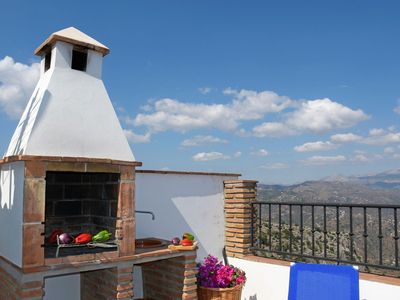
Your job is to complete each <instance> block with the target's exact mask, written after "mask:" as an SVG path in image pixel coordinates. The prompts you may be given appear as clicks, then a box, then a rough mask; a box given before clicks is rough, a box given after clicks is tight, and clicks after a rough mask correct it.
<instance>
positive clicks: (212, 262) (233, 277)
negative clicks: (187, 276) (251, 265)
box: [197, 255, 246, 288]
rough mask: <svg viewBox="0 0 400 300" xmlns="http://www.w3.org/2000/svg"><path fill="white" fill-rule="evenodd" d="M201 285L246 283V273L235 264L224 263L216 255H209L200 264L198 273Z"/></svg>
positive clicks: (214, 286) (217, 285)
mask: <svg viewBox="0 0 400 300" xmlns="http://www.w3.org/2000/svg"><path fill="white" fill-rule="evenodd" d="M197 283H198V285H199V286H204V287H211V288H228V287H234V286H237V285H244V284H245V283H246V274H245V272H244V271H243V270H240V269H239V268H236V267H234V266H227V265H223V263H222V262H221V261H218V259H217V258H216V257H215V256H212V255H208V256H207V257H206V258H205V259H204V263H203V264H200V265H199V272H198V274H197Z"/></svg>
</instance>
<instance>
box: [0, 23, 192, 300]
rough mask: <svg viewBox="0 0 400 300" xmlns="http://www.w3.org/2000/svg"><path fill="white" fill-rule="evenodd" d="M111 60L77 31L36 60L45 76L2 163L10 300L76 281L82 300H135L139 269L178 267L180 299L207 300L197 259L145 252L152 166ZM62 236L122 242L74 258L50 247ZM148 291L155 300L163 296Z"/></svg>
mask: <svg viewBox="0 0 400 300" xmlns="http://www.w3.org/2000/svg"><path fill="white" fill-rule="evenodd" d="M108 53H109V49H108V48H107V47H106V46H104V45H103V44H101V43H99V42H98V41H96V40H94V39H93V38H91V37H89V36H87V35H86V34H84V33H83V32H81V31H79V30H77V29H75V28H72V27H70V28H67V29H64V30H61V31H59V32H55V33H53V34H52V35H51V36H50V37H49V38H48V39H47V40H46V41H45V42H44V43H43V44H42V45H40V46H39V48H38V49H37V50H36V52H35V54H37V55H39V56H41V76H40V79H39V82H38V85H37V87H36V89H35V91H34V92H33V95H32V97H31V99H30V100H29V102H28V104H27V107H26V109H25V111H24V113H23V115H22V117H21V120H20V122H19V124H18V126H17V128H16V130H15V132H14V135H13V137H12V139H11V142H10V145H9V147H8V149H7V152H6V154H5V156H4V157H3V159H1V160H0V204H1V206H0V237H1V243H0V299H7V300H8V299H10V300H13V299H35V300H36V299H43V297H44V298H45V282H46V279H48V278H63V276H72V275H78V276H79V278H80V287H81V288H80V299H82V300H92V299H96V300H103V299H104V300H109V299H132V297H133V266H134V265H142V264H144V266H145V267H144V268H145V269H146V268H147V269H146V270H150V269H149V268H150V266H151V267H152V268H154V267H155V268H157V266H162V267H163V268H165V270H167V269H168V266H170V267H171V268H174V267H175V268H176V269H177V275H176V276H175V281H176V284H175V288H174V296H173V297H172V298H173V299H197V296H196V279H195V274H196V269H195V264H194V259H195V257H196V251H191V252H188V253H181V252H179V251H176V250H175V251H174V250H169V249H167V245H168V244H167V243H165V244H163V245H164V247H163V248H159V249H153V250H151V251H150V250H149V251H147V252H146V251H144V252H143V251H142V252H140V251H139V252H138V251H136V249H135V236H136V233H135V224H136V223H135V169H136V167H138V166H141V165H142V164H141V162H137V161H136V160H135V157H134V155H133V153H132V151H131V148H130V146H129V144H128V142H127V140H126V137H125V135H124V133H123V130H122V128H121V125H120V123H119V121H118V118H117V115H116V113H115V111H114V109H113V106H112V104H111V101H110V99H109V97H108V94H107V91H106V90H105V88H104V84H103V82H102V80H101V69H102V60H103V57H104V56H105V55H107V54H108ZM57 229H61V230H63V231H64V232H68V233H70V234H72V235H73V236H76V235H77V234H79V233H82V232H88V233H91V234H95V233H97V232H98V231H100V230H104V229H106V230H108V231H110V233H111V234H112V236H111V240H112V242H111V243H109V244H107V246H110V247H105V246H104V245H103V246H96V247H95V248H90V247H88V246H87V245H84V246H82V247H75V246H74V247H70V248H68V247H65V249H64V248H60V247H57V245H56V246H54V245H50V244H49V243H48V237H49V235H50V234H51V233H52V232H53V231H54V230H57ZM176 262H179V264H178V266H176ZM148 274H149V273H146V278H147V279H148V276H149V275H148ZM161 283H162V280H161ZM147 285H148V286H147V287H146V286H145V287H144V291H145V293H146V294H147V295H156V294H157V292H158V291H157V288H156V290H153V289H154V287H153V286H152V285H151V284H149V282H147ZM163 285H164V288H165V287H167V286H168V282H167V281H166V282H164V283H163ZM159 290H160V291H161V292H162V293H164V295H165V294H166V293H168V291H164V290H163V288H162V287H161V286H160V287H159ZM172 298H171V299H172ZM45 299H46V298H45ZM46 300H47V299H46ZM71 300H74V299H71Z"/></svg>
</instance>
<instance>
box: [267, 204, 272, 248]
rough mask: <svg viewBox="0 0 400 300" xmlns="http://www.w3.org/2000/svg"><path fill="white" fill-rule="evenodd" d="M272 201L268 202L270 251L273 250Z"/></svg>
mask: <svg viewBox="0 0 400 300" xmlns="http://www.w3.org/2000/svg"><path fill="white" fill-rule="evenodd" d="M271 208H272V206H271V203H269V204H268V220H269V224H268V228H269V237H268V243H269V251H271V250H272V219H271Z"/></svg>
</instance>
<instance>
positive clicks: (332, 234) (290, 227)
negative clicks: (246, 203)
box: [251, 201, 400, 276]
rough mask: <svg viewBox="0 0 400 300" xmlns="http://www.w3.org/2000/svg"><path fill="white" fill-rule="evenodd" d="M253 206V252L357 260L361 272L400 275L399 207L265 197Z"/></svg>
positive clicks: (305, 258)
mask: <svg viewBox="0 0 400 300" xmlns="http://www.w3.org/2000/svg"><path fill="white" fill-rule="evenodd" d="M251 205H252V219H251V225H252V226H251V249H252V251H253V252H254V254H255V255H259V256H268V257H275V258H280V259H286V260H300V261H308V260H311V261H317V262H325V261H326V262H334V263H338V264H353V265H359V266H361V268H362V269H361V270H362V271H366V272H371V273H380V271H381V270H388V272H389V274H390V275H395V276H396V275H397V276H400V273H399V272H398V271H400V266H399V222H398V220H399V218H398V215H399V212H400V205H379V204H365V205H364V204H339V203H304V202H303V203H299V202H267V201H260V202H255V203H252V204H251ZM393 271H394V272H393Z"/></svg>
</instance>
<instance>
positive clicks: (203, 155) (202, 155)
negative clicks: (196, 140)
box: [192, 152, 230, 161]
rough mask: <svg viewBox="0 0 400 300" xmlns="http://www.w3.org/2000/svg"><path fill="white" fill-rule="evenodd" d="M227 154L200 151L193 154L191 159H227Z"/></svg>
mask: <svg viewBox="0 0 400 300" xmlns="http://www.w3.org/2000/svg"><path fill="white" fill-rule="evenodd" d="M229 158H230V157H229V156H228V155H224V154H223V153H221V152H200V153H197V154H195V155H193V157H192V159H193V160H194V161H210V160H218V159H229Z"/></svg>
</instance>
